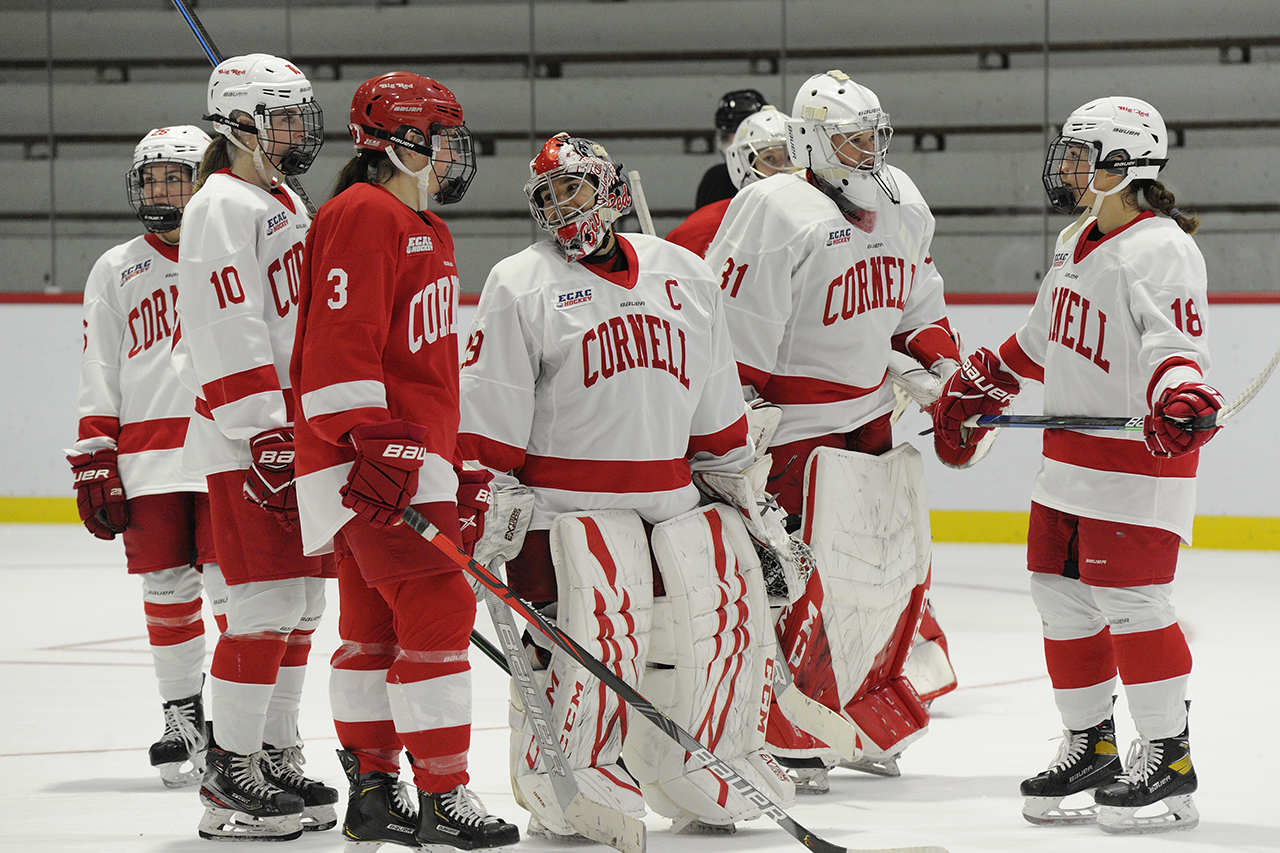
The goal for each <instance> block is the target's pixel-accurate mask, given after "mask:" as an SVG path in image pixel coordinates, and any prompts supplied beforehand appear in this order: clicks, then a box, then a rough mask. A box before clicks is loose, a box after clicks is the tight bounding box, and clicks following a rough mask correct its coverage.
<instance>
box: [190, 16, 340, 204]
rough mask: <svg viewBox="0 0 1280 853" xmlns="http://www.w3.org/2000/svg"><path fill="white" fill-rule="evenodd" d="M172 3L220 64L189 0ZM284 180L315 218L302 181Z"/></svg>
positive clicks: (214, 49)
mask: <svg viewBox="0 0 1280 853" xmlns="http://www.w3.org/2000/svg"><path fill="white" fill-rule="evenodd" d="M173 5H174V6H175V7H177V9H178V13H179V14H180V15H182V18H183V20H185V21H186V22H187V26H189V27H191V33H192V34H193V35H194V36H195V37H196V41H198V42H200V47H201V48H202V49H203V50H204V55H205V56H207V57H209V61H210V62H212V63H213V65H214V67H215V68H216V67H217V66H219V65H220V64H222V60H223V59H225V58H226V57H224V56H223V55H222V53H221V51H219V50H218V47H217V45H215V44H214V43H213V39H211V38H209V31H208V30H206V29H205V28H204V24H202V23H200V19H199V18H198V17H196V13H195V10H194V9H192V8H191V3H190V2H189V0H173ZM284 182H285V183H286V184H288V185H289V189H291V190H293V191H294V192H295V193H297V194H298V198H300V199H302V203H303V204H304V205H306V207H307V216H310V217H311V218H312V219H315V216H316V206H315V205H314V204H312V203H311V198H310V197H309V196H308V195H307V191H306V190H304V189H303V188H302V183H301V182H300V181H299V180H298V178H297V176H296V175H290V176H288V177H286V178H285V179H284Z"/></svg>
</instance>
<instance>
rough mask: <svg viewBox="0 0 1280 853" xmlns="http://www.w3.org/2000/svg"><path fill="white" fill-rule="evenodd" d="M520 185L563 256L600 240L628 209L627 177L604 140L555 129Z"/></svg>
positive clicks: (579, 253)
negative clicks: (606, 147) (524, 180)
mask: <svg viewBox="0 0 1280 853" xmlns="http://www.w3.org/2000/svg"><path fill="white" fill-rule="evenodd" d="M529 172H530V173H531V176H530V178H529V180H528V182H527V183H525V185H524V191H525V194H526V195H528V196H529V210H530V211H531V212H532V213H533V219H534V221H535V222H537V223H538V225H540V226H542V228H544V229H545V230H547V231H548V232H550V233H551V235H552V236H553V237H554V238H555V240H556V243H557V244H558V245H559V246H560V249H561V250H562V251H563V252H564V256H565V259H566V260H568V261H570V262H572V261H577V260H581V259H582V258H585V257H586V256H587V255H590V254H591V253H592V252H594V251H595V250H596V249H598V248H600V247H601V246H603V245H604V244H605V242H606V240H607V239H608V236H609V233H610V231H611V230H612V228H613V223H614V222H616V221H617V220H618V218H619V217H621V216H623V215H625V214H626V213H628V212H629V211H630V210H631V182H630V180H629V179H628V178H627V174H626V172H625V171H624V170H623V167H622V164H621V163H619V162H618V161H616V160H614V159H613V158H612V157H610V156H609V152H607V151H605V150H604V146H603V145H599V144H598V143H595V142H592V141H591V140H590V139H582V138H580V137H576V136H570V135H569V134H567V133H558V134H556V135H555V136H553V137H551V138H550V139H548V140H547V143H546V144H545V145H543V146H542V150H541V151H539V152H538V156H537V157H534V158H533V160H531V161H530V162H529Z"/></svg>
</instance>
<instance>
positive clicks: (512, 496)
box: [475, 486, 533, 566]
mask: <svg viewBox="0 0 1280 853" xmlns="http://www.w3.org/2000/svg"><path fill="white" fill-rule="evenodd" d="M532 520H533V489H531V488H529V487H528V486H507V487H506V488H502V489H495V490H494V492H493V505H492V506H490V507H489V511H488V512H486V513H485V514H484V533H483V534H481V536H480V538H479V539H478V540H476V548H475V560H476V562H477V563H479V564H480V565H482V566H490V565H492V564H493V562H494V561H495V560H501V561H502V562H504V563H505V562H506V561H507V560H510V559H512V558H514V557H515V556H516V555H517V554H519V553H520V549H521V548H522V547H524V536H525V533H527V532H528V531H529V522H530V521H532Z"/></svg>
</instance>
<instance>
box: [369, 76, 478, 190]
mask: <svg viewBox="0 0 1280 853" xmlns="http://www.w3.org/2000/svg"><path fill="white" fill-rule="evenodd" d="M347 128H348V129H349V130H350V131H351V137H352V139H353V140H354V142H355V146H356V148H357V149H366V150H369V151H389V150H390V149H391V147H392V146H395V145H398V146H400V147H402V148H407V149H409V150H410V151H416V152H417V153H419V154H422V155H423V156H426V157H430V158H431V159H432V162H433V165H440V164H447V167H448V168H447V170H446V172H445V174H444V176H443V177H442V178H441V179H440V187H441V189H440V192H438V193H436V194H435V200H436V201H437V202H439V203H441V204H452V203H453V202H455V201H460V200H461V199H462V196H463V195H464V194H465V193H466V191H467V187H468V186H470V185H471V181H472V179H474V178H475V175H476V161H475V146H474V145H473V144H472V138H471V131H469V130H468V129H467V126H466V125H465V124H464V123H463V119H462V105H461V104H459V103H458V99H457V98H456V97H454V94H453V92H450V91H449V90H448V88H446V87H445V86H444V85H443V84H442V83H440V82H439V81H436V80H432V79H431V78H430V77H423V76H422V75H420V74H414V73H412V72H409V71H392V72H390V73H387V74H383V75H381V76H379V77H374V78H373V79H372V80H366V81H365V82H363V83H361V84H360V86H359V88H357V89H356V93H355V95H354V96H353V97H352V98H351V122H350V124H348V125H347ZM413 130H416V131H418V133H420V134H421V135H422V138H423V139H425V140H426V141H425V142H419V141H415V139H414V138H413V137H411V136H410V135H409V134H410V131H413Z"/></svg>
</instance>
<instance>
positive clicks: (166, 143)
mask: <svg viewBox="0 0 1280 853" xmlns="http://www.w3.org/2000/svg"><path fill="white" fill-rule="evenodd" d="M208 147H209V135H208V134H207V133H205V132H204V131H203V130H201V129H200V128H198V127H193V126H192V125H189V124H183V125H177V126H174V127H160V128H156V129H155V130H153V131H151V132H150V133H148V134H147V135H146V136H144V137H142V141H141V142H139V143H138V145H137V147H136V148H134V149H133V166H132V167H131V168H130V169H129V173H128V175H126V176H125V188H126V189H127V190H128V192H129V206H130V207H132V208H133V212H134V213H135V214H137V216H138V219H140V220H141V221H142V224H143V225H144V226H146V229H147V230H148V231H150V232H151V233H152V234H165V233H168V232H170V231H173V230H175V229H177V228H179V227H180V226H181V225H182V211H183V209H184V208H185V207H186V206H187V202H188V201H190V200H191V193H192V192H193V190H192V184H193V183H194V182H195V180H196V176H197V175H198V174H199V171H200V160H201V159H202V158H203V157H204V151H205V149H206V148H208Z"/></svg>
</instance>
